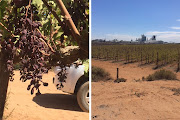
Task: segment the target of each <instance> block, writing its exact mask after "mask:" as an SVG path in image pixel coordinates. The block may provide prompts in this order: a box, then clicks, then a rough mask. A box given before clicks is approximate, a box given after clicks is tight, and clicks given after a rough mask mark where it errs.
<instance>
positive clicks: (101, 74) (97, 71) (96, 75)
mask: <svg viewBox="0 0 180 120" xmlns="http://www.w3.org/2000/svg"><path fill="white" fill-rule="evenodd" d="M111 79H112V78H111V77H110V74H109V73H108V72H106V71H105V70H104V69H102V68H99V67H95V66H92V82H98V81H107V80H111Z"/></svg>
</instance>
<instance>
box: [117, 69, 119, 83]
mask: <svg viewBox="0 0 180 120" xmlns="http://www.w3.org/2000/svg"><path fill="white" fill-rule="evenodd" d="M118 79H119V68H117V80H118Z"/></svg>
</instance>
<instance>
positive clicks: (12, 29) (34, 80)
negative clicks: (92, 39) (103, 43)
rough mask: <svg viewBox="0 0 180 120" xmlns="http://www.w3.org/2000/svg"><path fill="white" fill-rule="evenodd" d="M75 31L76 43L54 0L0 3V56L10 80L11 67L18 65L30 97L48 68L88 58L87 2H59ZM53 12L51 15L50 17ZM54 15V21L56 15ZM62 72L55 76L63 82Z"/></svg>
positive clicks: (65, 0) (82, 0) (9, 0)
mask: <svg viewBox="0 0 180 120" xmlns="http://www.w3.org/2000/svg"><path fill="white" fill-rule="evenodd" d="M63 2H64V4H65V6H66V7H67V9H68V11H69V13H70V15H71V17H72V19H73V21H74V23H75V25H76V27H77V29H78V30H79V32H80V35H81V37H80V40H79V41H80V42H79V43H78V42H77V41H75V39H74V38H73V37H72V34H71V30H70V29H69V27H68V26H67V24H66V19H65V17H66V16H63V15H62V13H61V10H60V9H59V8H58V5H57V4H56V0H48V1H46V0H2V1H1V0H0V30H3V32H2V35H3V37H2V39H1V57H3V61H4V63H5V64H6V66H7V70H8V71H9V72H10V80H13V75H14V74H13V70H14V68H13V64H15V63H17V62H18V63H21V67H20V74H21V78H20V79H21V80H22V81H23V82H25V81H27V80H30V84H29V86H28V88H27V89H28V90H31V94H33V93H34V90H35V89H36V90H37V93H36V94H37V95H39V94H40V91H39V86H40V85H41V84H40V83H41V82H42V83H43V85H44V86H47V85H48V84H47V83H44V82H43V81H42V74H43V73H47V72H48V70H49V69H50V68H51V66H57V65H59V66H60V67H65V66H70V65H71V64H72V63H73V62H75V61H76V60H78V59H81V60H85V59H88V47H89V44H88V43H89V42H88V41H89V2H88V0H63ZM53 11H54V14H53ZM55 14H56V15H58V19H57V16H55ZM65 74H66V72H65V70H64V71H61V73H59V74H58V75H59V80H60V81H61V82H64V78H65V77H66V76H65Z"/></svg>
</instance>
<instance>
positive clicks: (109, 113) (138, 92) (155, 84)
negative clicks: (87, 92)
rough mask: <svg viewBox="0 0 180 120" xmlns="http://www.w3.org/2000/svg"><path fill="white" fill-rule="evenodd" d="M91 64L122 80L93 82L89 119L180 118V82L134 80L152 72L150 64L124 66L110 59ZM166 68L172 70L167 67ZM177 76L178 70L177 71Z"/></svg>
mask: <svg viewBox="0 0 180 120" xmlns="http://www.w3.org/2000/svg"><path fill="white" fill-rule="evenodd" d="M92 65H94V66H98V67H101V68H104V69H105V70H106V71H108V72H109V73H110V74H111V76H112V77H113V78H114V79H115V78H116V68H117V67H119V77H123V78H126V79H127V82H124V83H114V82H113V81H108V82H96V83H95V82H92V120H180V95H179V96H178V95H174V93H175V92H174V91H172V89H173V88H180V82H179V81H165V80H160V81H152V82H147V81H138V82H137V81H136V80H137V79H141V78H142V77H143V76H144V77H146V76H147V75H149V74H151V73H153V72H154V70H152V66H151V65H148V66H141V67H138V65H137V64H129V65H123V64H121V63H112V62H109V61H97V60H92ZM166 68H167V69H172V68H170V67H169V66H167V67H166ZM177 76H178V79H180V73H178V74H177Z"/></svg>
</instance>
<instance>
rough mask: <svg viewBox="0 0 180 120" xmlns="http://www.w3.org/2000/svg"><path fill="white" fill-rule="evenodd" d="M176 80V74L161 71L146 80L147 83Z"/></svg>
mask: <svg viewBox="0 0 180 120" xmlns="http://www.w3.org/2000/svg"><path fill="white" fill-rule="evenodd" d="M162 79H166V80H177V77H176V74H175V73H173V72H172V71H169V70H165V69H161V70H159V71H156V72H155V73H154V74H152V75H149V76H148V77H147V78H146V80H147V81H154V80H162Z"/></svg>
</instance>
